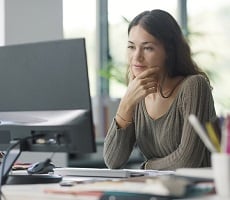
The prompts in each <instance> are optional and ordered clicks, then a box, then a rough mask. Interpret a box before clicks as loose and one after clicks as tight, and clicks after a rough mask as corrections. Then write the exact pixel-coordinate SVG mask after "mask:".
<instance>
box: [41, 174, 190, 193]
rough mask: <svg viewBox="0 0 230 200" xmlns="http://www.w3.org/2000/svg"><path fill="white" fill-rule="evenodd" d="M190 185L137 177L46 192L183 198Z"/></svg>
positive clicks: (163, 178)
mask: <svg viewBox="0 0 230 200" xmlns="http://www.w3.org/2000/svg"><path fill="white" fill-rule="evenodd" d="M129 180H130V181H129ZM188 184H190V183H189V182H188V181H187V180H185V179H171V178H170V177H168V178H166V177H162V178H159V177H145V179H144V177H136V178H130V179H126V180H113V181H103V182H101V181H99V182H94V183H85V184H76V185H74V186H73V187H68V188H66V187H59V188H57V189H53V188H51V189H49V188H47V189H46V190H45V192H46V193H56V194H70V195H83V194H84V193H85V194H86V195H88V194H91V193H92V192H123V193H124V192H126V193H133V194H151V195H158V196H174V197H177V196H178V197H181V196H183V195H184V194H185V193H186V188H187V185H188Z"/></svg>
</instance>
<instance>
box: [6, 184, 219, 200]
mask: <svg viewBox="0 0 230 200" xmlns="http://www.w3.org/2000/svg"><path fill="white" fill-rule="evenodd" d="M58 187H61V186H59V184H33V185H6V186H3V188H2V192H3V194H4V196H5V197H6V200H41V199H45V200H59V199H61V200H63V199H65V200H72V199H74V200H78V199H81V200H84V199H85V200H98V199H97V197H90V198H89V197H88V196H75V195H69V194H68V195H66V194H65V195H64V194H48V193H45V192H44V190H45V189H48V188H49V189H52V188H54V189H57V188H58ZM220 199H221V200H223V199H222V198H219V197H218V196H216V195H210V196H205V197H199V198H192V199H186V200H220Z"/></svg>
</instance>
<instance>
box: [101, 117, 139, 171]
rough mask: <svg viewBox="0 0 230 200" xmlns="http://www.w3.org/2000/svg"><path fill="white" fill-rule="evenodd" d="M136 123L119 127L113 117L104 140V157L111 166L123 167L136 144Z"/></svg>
mask: <svg viewBox="0 0 230 200" xmlns="http://www.w3.org/2000/svg"><path fill="white" fill-rule="evenodd" d="M135 141H136V139H135V131H134V123H132V124H130V125H129V126H128V127H126V128H118V127H117V124H116V120H115V119H113V121H112V123H111V125H110V128H109V130H108V132H107V135H106V137H105V141H104V149H103V157H104V161H105V164H106V165H107V167H109V168H114V169H116V168H122V167H123V166H124V165H125V164H126V162H127V161H128V158H129V156H130V154H131V152H132V150H133V146H134V144H135Z"/></svg>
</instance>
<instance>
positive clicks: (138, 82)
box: [116, 67, 159, 127]
mask: <svg viewBox="0 0 230 200" xmlns="http://www.w3.org/2000/svg"><path fill="white" fill-rule="evenodd" d="M158 71H159V67H152V68H149V69H146V70H145V71H143V72H142V73H140V74H139V75H138V76H136V77H132V74H130V78H131V80H130V81H129V85H128V88H127V91H126V93H125V95H124V97H123V98H122V99H121V102H120V105H119V107H118V110H117V113H118V116H116V120H117V121H118V122H119V123H118V124H119V125H120V124H121V125H120V126H121V127H124V125H127V124H128V123H127V122H131V121H132V116H133V111H134V109H135V106H136V104H137V103H138V102H140V101H141V100H142V99H143V98H145V97H146V96H148V95H149V94H151V93H156V92H157V87H158ZM120 116H121V117H120ZM122 121H123V122H122Z"/></svg>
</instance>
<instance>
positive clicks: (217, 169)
mask: <svg viewBox="0 0 230 200" xmlns="http://www.w3.org/2000/svg"><path fill="white" fill-rule="evenodd" d="M211 159H212V170H213V177H214V183H215V189H216V193H217V195H218V196H220V197H228V198H229V197H230V155H228V154H226V153H212V157H211Z"/></svg>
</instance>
